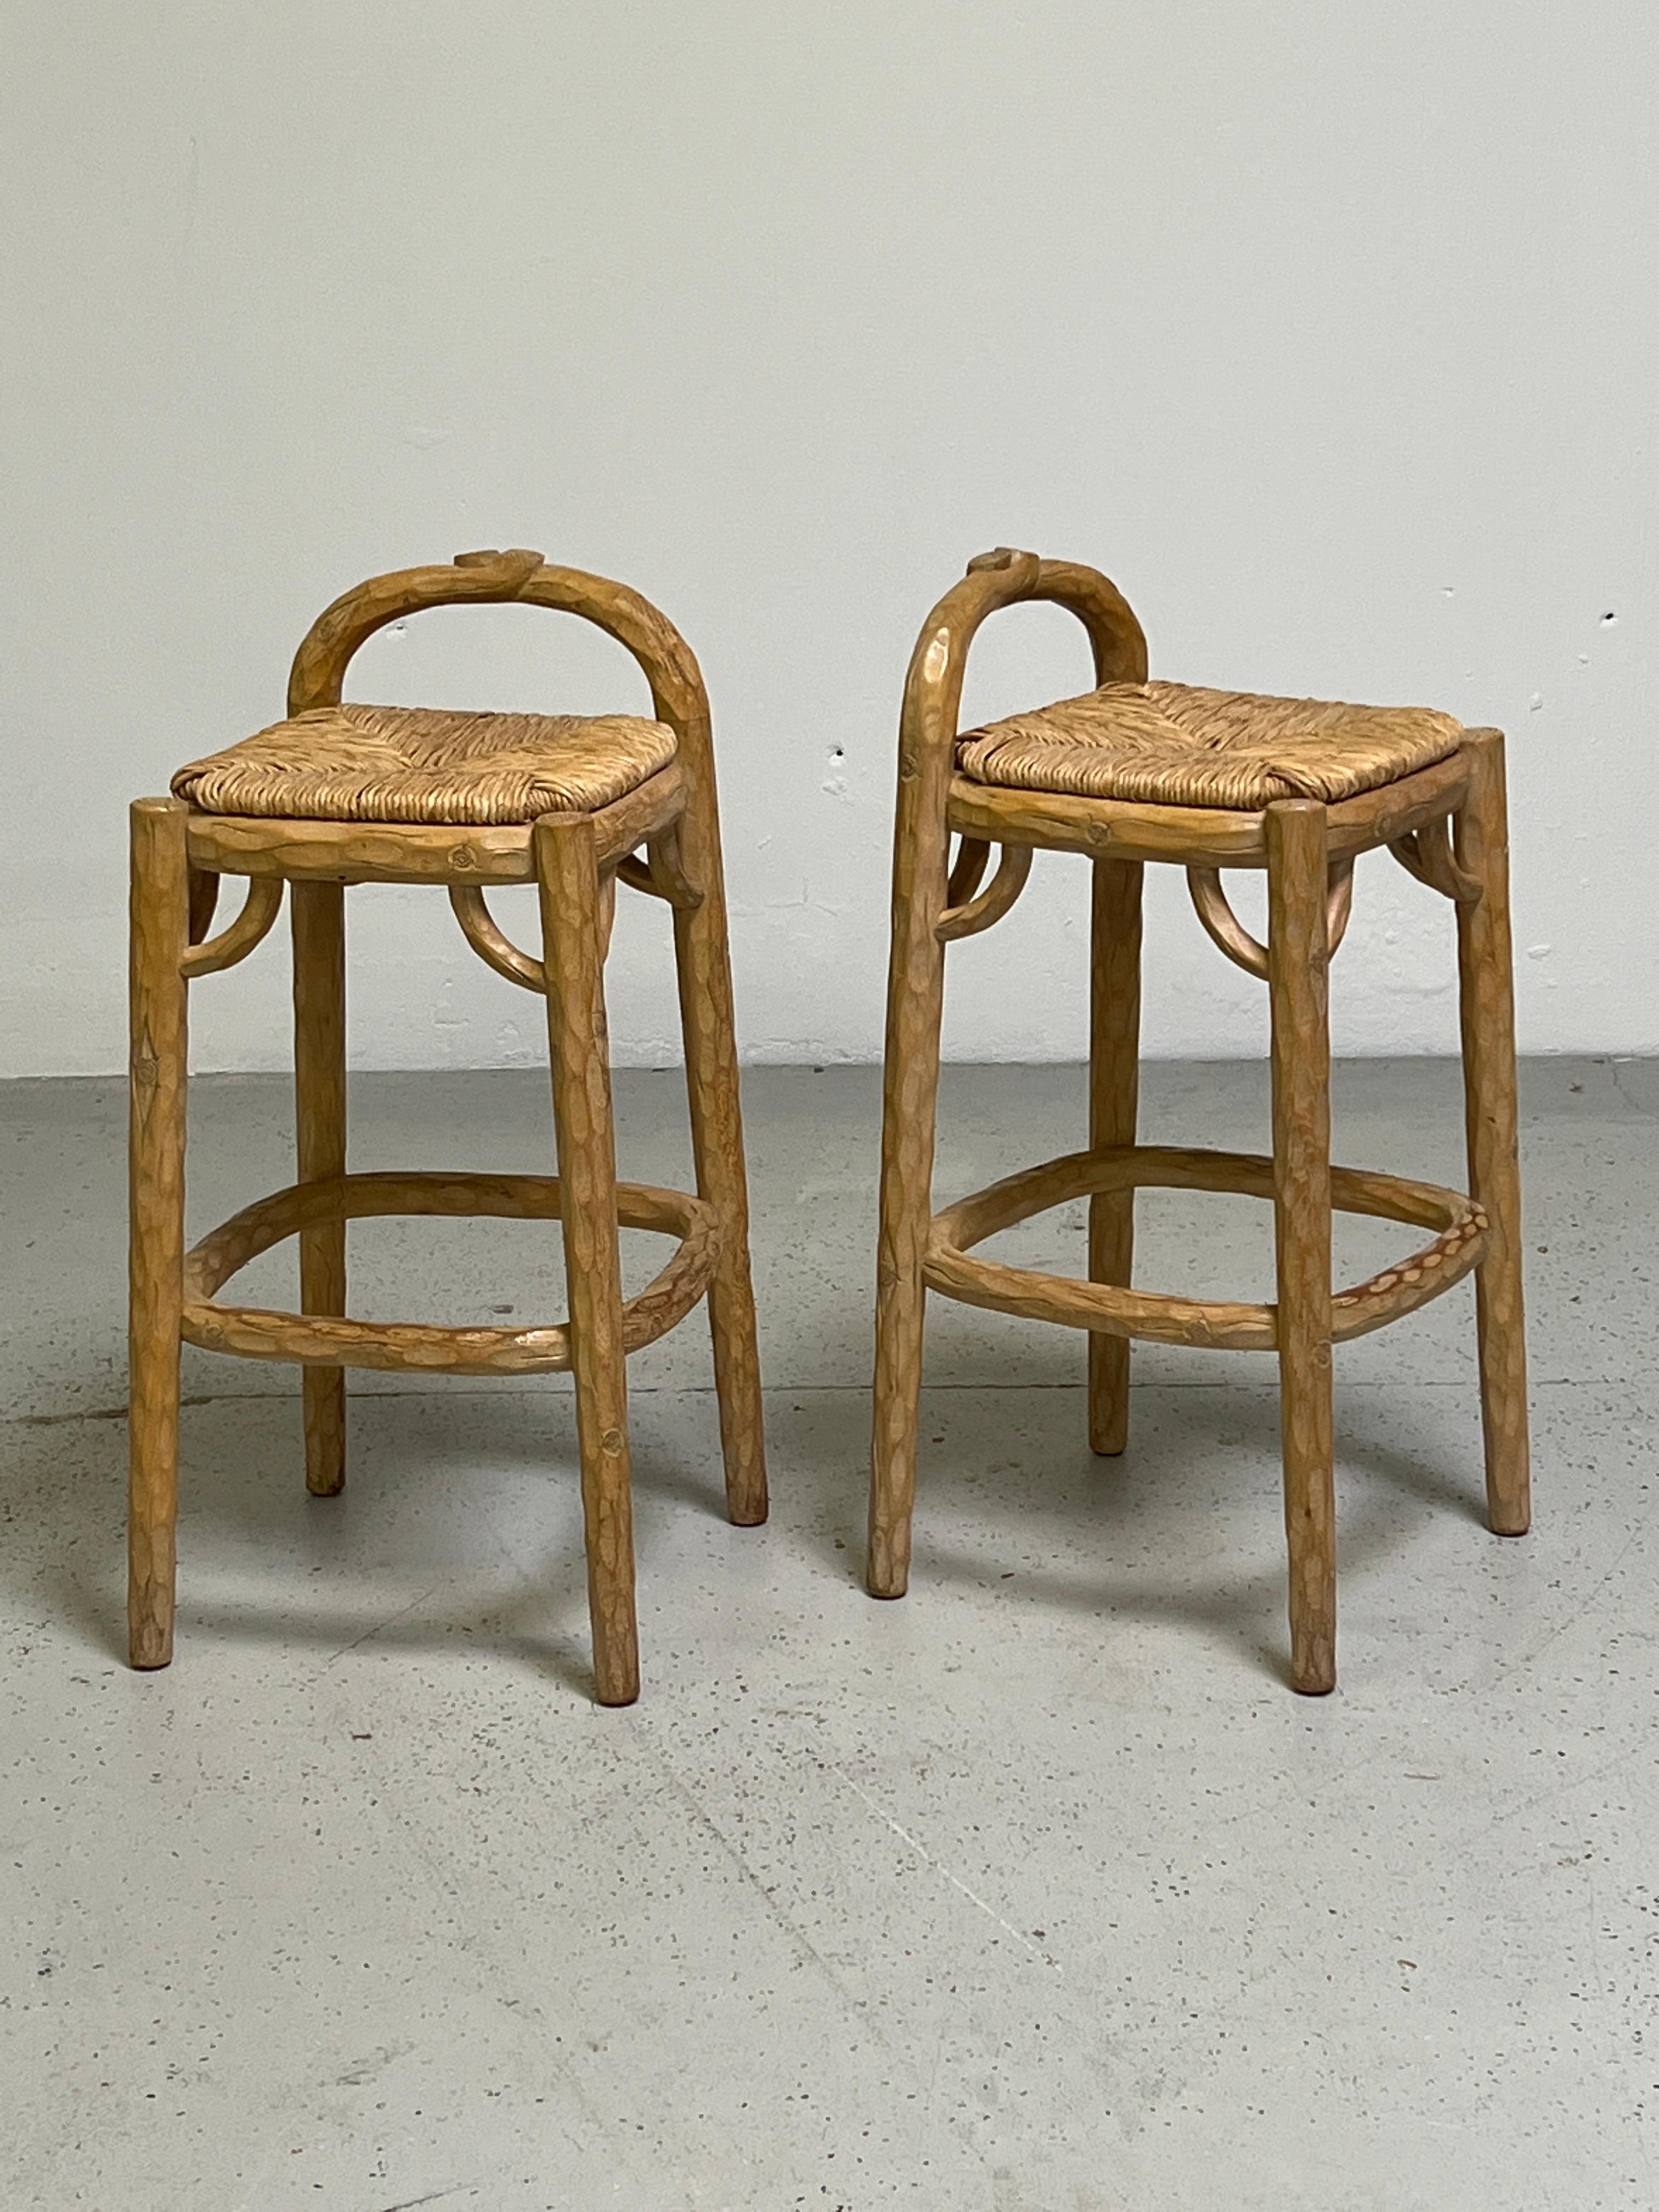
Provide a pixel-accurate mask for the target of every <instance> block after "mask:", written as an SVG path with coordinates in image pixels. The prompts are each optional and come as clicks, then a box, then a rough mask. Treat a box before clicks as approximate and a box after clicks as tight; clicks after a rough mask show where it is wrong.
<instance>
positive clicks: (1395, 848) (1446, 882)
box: [1389, 815, 1480, 906]
mask: <svg viewBox="0 0 1659 2212" xmlns="http://www.w3.org/2000/svg"><path fill="white" fill-rule="evenodd" d="M1389 851H1390V852H1391V853H1392V854H1394V857H1395V860H1398V861H1399V863H1400V865H1401V867H1402V868H1404V870H1405V871H1406V872H1407V875H1408V876H1415V877H1416V878H1417V880H1418V882H1419V884H1427V885H1428V887H1429V889H1430V890H1431V891H1438V892H1439V894H1440V896H1441V897H1442V898H1449V899H1451V900H1452V901H1454V902H1455V903H1456V904H1457V905H1458V906H1473V905H1474V903H1475V902H1476V901H1477V900H1478V899H1479V898H1480V884H1478V883H1477V882H1476V881H1475V879H1474V877H1473V876H1472V875H1469V874H1468V872H1466V871H1465V870H1464V869H1462V868H1461V867H1459V866H1458V865H1457V857H1456V855H1455V853H1454V852H1453V851H1452V841H1451V823H1450V822H1449V820H1448V819H1447V818H1446V817H1445V816H1444V815H1442V816H1441V817H1440V819H1439V820H1438V821H1436V822H1428V823H1425V824H1424V825H1423V827H1422V828H1421V829H1413V830H1411V831H1409V832H1408V833H1407V836H1404V837H1396V838H1395V840H1394V842H1393V843H1392V844H1391V845H1390V846H1389Z"/></svg>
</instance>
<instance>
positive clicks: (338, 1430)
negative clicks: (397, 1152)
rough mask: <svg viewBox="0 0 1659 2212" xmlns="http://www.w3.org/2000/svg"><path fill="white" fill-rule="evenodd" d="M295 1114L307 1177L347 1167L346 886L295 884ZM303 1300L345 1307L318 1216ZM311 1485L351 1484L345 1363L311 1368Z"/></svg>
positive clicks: (329, 1176) (323, 1489)
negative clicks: (347, 1464)
mask: <svg viewBox="0 0 1659 2212" xmlns="http://www.w3.org/2000/svg"><path fill="white" fill-rule="evenodd" d="M294 1118H295V1136H296V1140H297V1146H296V1165H297V1168H298V1171H299V1176H300V1181H301V1182H302V1183H306V1182H334V1181H336V1180H337V1178H338V1177H340V1176H343V1175H344V1173H345V1171H346V1016H345V888H344V885H343V884H321V883H303V884H301V883H296V884H295V886H294ZM300 1305H301V1311H303V1312H305V1313H308V1314H319V1315H325V1316H326V1315H336V1316H337V1315H343V1313H344V1312H345V1310H346V1228H345V1223H344V1221H343V1220H327V1221H319V1223H317V1224H316V1225H315V1226H313V1227H312V1228H308V1229H306V1230H303V1231H301V1235H300ZM301 1391H302V1393H303V1395H304V1401H305V1437H306V1488H307V1490H308V1491H309V1492H311V1494H312V1496H313V1498H333V1497H335V1496H337V1494H338V1492H340V1491H342V1490H343V1488H344V1487H345V1447H346V1436H345V1431H346V1385H345V1371H344V1370H343V1368H342V1367H314V1366H313V1367H307V1370H306V1371H305V1374H304V1376H303V1377H302V1378H301Z"/></svg>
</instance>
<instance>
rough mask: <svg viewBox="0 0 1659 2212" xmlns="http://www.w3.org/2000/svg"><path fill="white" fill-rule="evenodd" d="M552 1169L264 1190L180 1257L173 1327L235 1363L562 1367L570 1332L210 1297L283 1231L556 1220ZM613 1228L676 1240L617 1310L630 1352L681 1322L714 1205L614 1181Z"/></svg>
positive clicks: (539, 1370)
mask: <svg viewBox="0 0 1659 2212" xmlns="http://www.w3.org/2000/svg"><path fill="white" fill-rule="evenodd" d="M559 1203H560V1199H559V1180H558V1177H557V1176H508V1175H464V1174H441V1173H439V1174H432V1173H422V1174H388V1175H348V1176H333V1177H331V1178H329V1179H328V1180H326V1181H324V1182H303V1183H295V1184H292V1185H291V1186H290V1187H289V1188H288V1189H287V1190H279V1191H273V1192H272V1194H270V1197H269V1198H262V1199H258V1200H256V1201H255V1202H254V1204H253V1205H252V1206H244V1207H243V1209H242V1211H241V1212H240V1213H234V1214H233V1215H232V1216H231V1218H230V1219H229V1220H228V1221H226V1222H222V1223H221V1225H220V1226H219V1227H218V1228H217V1229H216V1230H214V1231H212V1233H211V1234H210V1235H209V1236H207V1237H204V1238H203V1239H202V1241H201V1243H199V1244H197V1245H196V1246H194V1247H193V1248H192V1249H191V1251H189V1252H188V1253H187V1254H186V1255H185V1267H184V1310H183V1314H182V1316H181V1318H180V1322H179V1334H181V1335H182V1336H183V1338H184V1340H185V1342H186V1343H187V1344H195V1345H199V1346H202V1348H203V1349H204V1351H208V1352H234V1353H236V1354H237V1355H238V1356H239V1357H240V1358H244V1359H289V1360H296V1361H298V1362H300V1363H301V1364H311V1365H321V1366H328V1367H372V1368H378V1369H380V1370H384V1371H386V1372H389V1373H396V1372H399V1371H409V1370H414V1371H416V1372H424V1373H429V1374H450V1375H545V1374H553V1373H557V1372H560V1371H562V1370H565V1369H567V1368H568V1366H569V1365H570V1329H569V1325H568V1322H558V1323H556V1324H555V1325H553V1326H551V1327H549V1328H439V1327H437V1326H435V1325H431V1324H428V1323H426V1322H367V1321H350V1320H346V1319H343V1318H340V1317H338V1316H332V1315H322V1314H295V1313H277V1312H274V1311H271V1310H269V1309H267V1308H264V1307H261V1306H229V1305H221V1304H218V1303H217V1302H216V1299H215V1297H214V1292H215V1291H217V1290H218V1289H219V1288H220V1286H221V1285H222V1284H224V1283H227V1282H228V1281H229V1279H230V1278H231V1277H232V1276H233V1275H234V1274H235V1273H237V1271H238V1270H239V1269H240V1268H242V1267H246V1265H247V1263H248V1261H250V1260H252V1259H255V1258H257V1257H258V1255H259V1254H260V1253H261V1252H266V1251H269V1250H270V1247H271V1246H272V1245H273V1244H279V1243H281V1242H282V1241H283V1238H284V1237H293V1236H296V1235H297V1234H298V1233H299V1232H300V1231H301V1230H305V1229H316V1228H320V1227H322V1226H323V1225H325V1223H328V1222H334V1221H357V1220H362V1219H365V1218H369V1217H370V1216H374V1215H382V1216H383V1215H386V1214H451V1215H461V1216H469V1215H471V1216H477V1215H485V1216H489V1217H491V1218H496V1219H501V1220H513V1221H526V1220H528V1221H556V1220H557V1219H558V1218H559ZM617 1221H618V1223H619V1224H620V1225H621V1226H622V1227H623V1228H624V1229H648V1230H653V1231H656V1232H657V1233H658V1234H659V1236H667V1237H678V1238H679V1240H680V1243H679V1249H678V1251H677V1252H676V1253H675V1254H674V1255H673V1257H672V1258H671V1260H670V1261H669V1262H668V1264H667V1266H666V1267H664V1268H663V1270H662V1272H661V1273H659V1275H657V1276H656V1277H654V1278H653V1280H652V1281H651V1282H650V1283H649V1284H647V1286H646V1288H645V1289H644V1290H643V1291H641V1292H640V1294H639V1296H638V1297H635V1298H630V1299H629V1301H628V1303H627V1304H626V1305H624V1306H623V1351H624V1352H637V1351H639V1350H640V1349H641V1346H644V1345H647V1344H653V1343H654V1342H655V1341H656V1340H657V1339H658V1337H659V1336H663V1335H665V1334H667V1332H668V1331H669V1330H670V1329H671V1328H673V1327H674V1325H675V1323H676V1322H680V1321H683V1320H684V1318H685V1316H686V1315H687V1314H688V1313H690V1310H691V1309H692V1307H693V1306H694V1305H696V1303H697V1300H698V1299H699V1298H700V1297H702V1294H703V1292H704V1291H706V1290H707V1289H708V1285H709V1282H710V1280H711V1279H712V1277H713V1275H714V1267H715V1263H716V1261H717V1260H718V1258H719V1255H720V1231H719V1225H718V1223H717V1221H716V1219H715V1217H714V1209H713V1208H712V1207H711V1206H708V1204H706V1203H705V1201H704V1200H702V1199H700V1198H693V1197H692V1196H691V1195H690V1193H688V1192H686V1191H681V1190H657V1189H654V1188H652V1187H651V1186H650V1185H648V1184H646V1183H631V1182H624V1183H618V1184H617Z"/></svg>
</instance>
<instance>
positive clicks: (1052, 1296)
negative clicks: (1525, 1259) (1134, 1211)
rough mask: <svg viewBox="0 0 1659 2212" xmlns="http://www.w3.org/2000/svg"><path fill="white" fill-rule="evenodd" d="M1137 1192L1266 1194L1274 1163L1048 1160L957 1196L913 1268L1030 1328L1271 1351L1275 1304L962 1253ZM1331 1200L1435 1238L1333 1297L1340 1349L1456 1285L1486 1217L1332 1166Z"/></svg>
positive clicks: (1160, 1151) (1216, 1156) (1478, 1248)
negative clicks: (1104, 1197)
mask: <svg viewBox="0 0 1659 2212" xmlns="http://www.w3.org/2000/svg"><path fill="white" fill-rule="evenodd" d="M1142 1186H1147V1187H1152V1188H1162V1189H1165V1190H1219V1191H1231V1192H1234V1193H1237V1194H1241V1195H1243V1196H1244V1197H1247V1198H1265V1199H1271V1198H1272V1197H1273V1162H1272V1161H1271V1160H1270V1159H1268V1158H1265V1157H1264V1156H1263V1155H1261V1154H1260V1153H1256V1152H1194V1151H1188V1150H1185V1149H1182V1148H1181V1147H1178V1146H1166V1145H1123V1146H1115V1147H1112V1148H1109V1149H1107V1150H1104V1151H1101V1152H1070V1153H1067V1154H1066V1156H1065V1158H1061V1159H1057V1160H1045V1161H1044V1162H1043V1163H1042V1165H1041V1166H1040V1167H1034V1168H1026V1169H1024V1170H1023V1171H1022V1172H1021V1173H1020V1174H1018V1175H1014V1176H1008V1177H1006V1180H1005V1181H1003V1182H997V1183H993V1184H992V1185H991V1186H990V1188H988V1189H987V1190H981V1191H975V1193H974V1194H973V1195H972V1196H971V1197H970V1198H963V1199H958V1200H957V1203H956V1204H955V1205H954V1206H947V1207H946V1209H945V1212H943V1213H939V1214H936V1215H935V1216H934V1217H933V1224H932V1227H931V1229H930V1231H929V1234H928V1239H927V1255H926V1258H925V1259H924V1261H923V1263H922V1274H923V1277H924V1279H925V1280H926V1282H927V1286H928V1288H929V1289H930V1290H934V1291H941V1292H942V1293H943V1294H944V1295H945V1297H952V1298H959V1299H961V1300H963V1302H964V1303H965V1304H969V1305H975V1306H987V1307H989V1308H991V1309H992V1310H994V1311H995V1312H998V1313H1012V1314H1019V1315H1023V1316H1025V1317H1026V1318H1027V1319H1028V1320H1031V1321H1053V1322H1060V1323H1062V1324H1063V1325H1065V1326H1066V1327H1068V1328H1087V1329H1096V1330H1099V1331H1101V1332H1102V1333H1103V1334H1107V1335H1109V1336H1129V1337H1141V1338H1145V1339H1146V1340H1149V1341H1151V1342H1153V1343H1158V1344H1196V1345H1204V1346H1214V1347H1216V1348H1218V1349H1221V1350H1225V1351H1232V1352H1271V1351H1273V1350H1274V1349H1275V1347H1276V1346H1277V1344H1278V1313H1277V1309H1276V1308H1274V1307H1273V1306H1270V1305H1257V1304H1247V1303H1244V1302H1243V1301H1238V1302H1234V1301H1230V1300H1223V1299H1212V1298H1182V1297H1169V1296H1166V1295H1164V1294H1163V1293H1160V1292H1158V1291H1135V1290H1123V1289H1119V1288H1117V1287H1116V1286H1115V1285H1110V1284H1106V1283H1086V1282H1079V1281H1078V1280H1076V1279H1074V1278H1073V1277H1070V1276H1066V1275H1048V1274H1042V1273H1038V1272H1037V1271H1036V1270H1035V1269H1032V1268H1029V1267H1007V1266H1006V1265H1004V1264H1003V1263H1001V1262H1000V1261H994V1260H975V1259H972V1258H970V1257H969V1252H970V1249H971V1248H972V1247H973V1246H974V1245H975V1244H978V1243H982V1242H983V1241H984V1239H985V1238H986V1237H994V1236H995V1235H996V1233H997V1231H999V1230H1001V1229H1012V1227H1013V1226H1014V1225H1015V1224H1016V1223H1017V1222H1021V1221H1028V1220H1030V1218H1031V1216H1032V1215H1033V1214H1036V1213H1046V1212H1048V1210H1049V1209H1050V1208H1051V1207H1053V1206H1063V1205H1064V1204H1065V1203H1066V1200H1069V1199H1073V1198H1084V1197H1088V1196H1091V1195H1092V1194H1094V1193H1095V1192H1097V1191H1109V1190H1129V1189H1134V1188H1139V1187H1142ZM1331 1202H1332V1205H1333V1206H1334V1208H1335V1209H1336V1211H1337V1212H1340V1213H1366V1214H1372V1215H1375V1216H1376V1217H1378V1218H1381V1219H1383V1220H1388V1221H1407V1222H1411V1223H1413V1224H1414V1225H1416V1226H1417V1227H1419V1228H1422V1229H1435V1230H1438V1231H1440V1234H1439V1235H1438V1236H1437V1237H1436V1238H1435V1240H1434V1242H1433V1243H1431V1244H1427V1245H1425V1247H1424V1248H1423V1249H1422V1250H1421V1251H1420V1252H1417V1253H1414V1254H1413V1255H1412V1257H1411V1258H1410V1259H1408V1260H1401V1261H1397V1262H1396V1263H1395V1266H1393V1267H1385V1268H1384V1269H1383V1272H1382V1273H1381V1274H1377V1275H1373V1276H1371V1277H1370V1279H1368V1280H1367V1281H1365V1282H1363V1283H1358V1284H1356V1285H1354V1287H1353V1288H1352V1290H1346V1291H1337V1292H1336V1293H1335V1294H1334V1297H1332V1300H1331V1339H1332V1341H1333V1342H1334V1343H1337V1344H1344V1343H1346V1342H1347V1340H1349V1339H1350V1338H1351V1337H1356V1336H1364V1335H1366V1334H1369V1332H1370V1330H1372V1329H1374V1328H1384V1327H1386V1325H1387V1324H1388V1323H1389V1322H1391V1321H1398V1320H1399V1319H1400V1317H1401V1316H1402V1315H1404V1314H1408V1313H1412V1312H1413V1311H1415V1310H1416V1309H1417V1308H1418V1307H1419V1306H1421V1305H1426V1304H1428V1302H1429V1300H1430V1299H1431V1298H1435V1297H1439V1295H1440V1293H1441V1291H1445V1290H1449V1289H1450V1288H1451V1286H1452V1285H1453V1284H1454V1283H1456V1282H1460V1281H1462V1278H1463V1277H1464V1276H1465V1275H1467V1274H1468V1272H1469V1270H1470V1269H1471V1268H1472V1267H1474V1266H1475V1265H1476V1264H1477V1263H1478V1262H1479V1261H1480V1258H1481V1256H1482V1255H1483V1254H1484V1253H1485V1251H1486V1233H1487V1222H1486V1215H1485V1214H1484V1213H1483V1212H1481V1210H1480V1207H1479V1206H1477V1205H1476V1204H1475V1202H1474V1200H1473V1199H1472V1198H1469V1197H1468V1196H1467V1195H1466V1194H1464V1193H1463V1192H1462V1191H1457V1190H1447V1189H1444V1188H1442V1187H1441V1186H1440V1185H1439V1184H1437V1183H1426V1182H1408V1181H1407V1179H1406V1177H1404V1176H1390V1175H1379V1174H1377V1173H1376V1172H1375V1171H1373V1170H1370V1169H1368V1168H1339V1167H1334V1168H1333V1169H1332V1170H1331Z"/></svg>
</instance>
